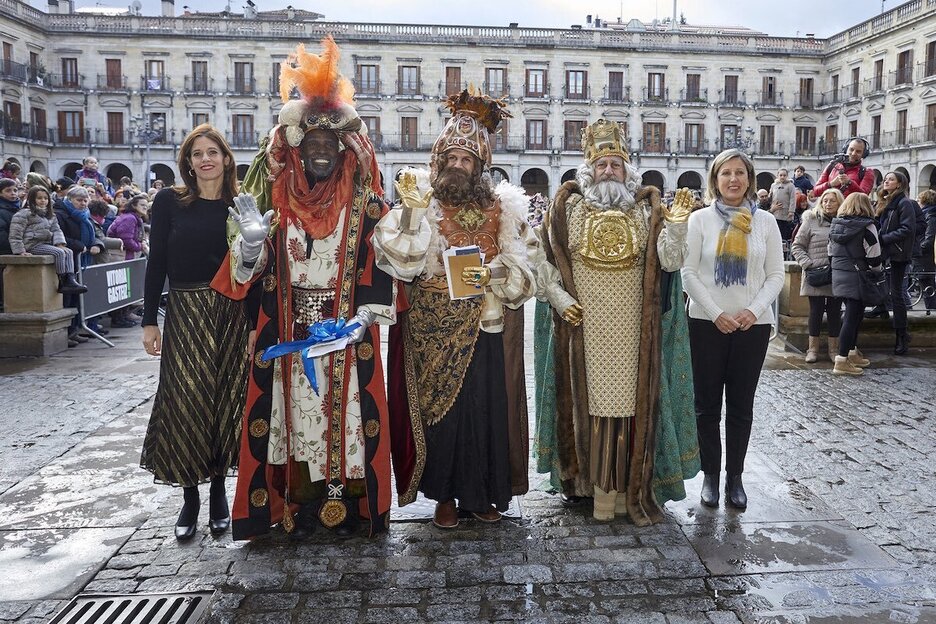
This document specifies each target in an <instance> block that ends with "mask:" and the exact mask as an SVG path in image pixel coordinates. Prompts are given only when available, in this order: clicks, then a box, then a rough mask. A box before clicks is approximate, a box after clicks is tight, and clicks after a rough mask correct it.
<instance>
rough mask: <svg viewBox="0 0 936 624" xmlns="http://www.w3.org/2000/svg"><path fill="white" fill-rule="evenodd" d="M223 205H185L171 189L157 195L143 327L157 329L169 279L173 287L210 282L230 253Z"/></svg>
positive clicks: (215, 202)
mask: <svg viewBox="0 0 936 624" xmlns="http://www.w3.org/2000/svg"><path fill="white" fill-rule="evenodd" d="M227 209H228V206H227V203H226V202H225V201H224V200H221V199H215V200H208V199H196V200H195V201H193V202H192V203H191V204H189V205H187V206H183V205H182V204H180V203H179V199H178V195H177V194H176V192H175V191H174V190H172V189H163V190H161V191H159V193H157V194H156V199H155V200H154V201H153V212H152V219H151V227H150V255H149V259H148V261H147V263H146V284H145V287H144V293H143V325H144V326H146V325H156V314H157V312H158V308H159V299H160V296H161V294H162V290H163V285H164V284H165V282H166V277H167V276H168V277H169V284H170V286H171V285H172V284H173V283H183V284H196V283H205V282H210V281H211V280H212V279H213V278H214V276H215V274H216V273H217V272H218V269H219V268H220V267H221V263H222V262H223V261H224V257H225V255H226V254H227V251H228V244H227V236H226V222H227V218H228V211H227Z"/></svg>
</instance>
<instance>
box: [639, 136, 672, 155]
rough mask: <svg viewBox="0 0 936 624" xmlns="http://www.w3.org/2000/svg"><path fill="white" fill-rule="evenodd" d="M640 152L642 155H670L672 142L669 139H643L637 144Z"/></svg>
mask: <svg viewBox="0 0 936 624" xmlns="http://www.w3.org/2000/svg"><path fill="white" fill-rule="evenodd" d="M637 145H638V152H639V153H641V154H669V153H670V140H669V139H656V140H648V139H641V140H640V141H638V143H637Z"/></svg>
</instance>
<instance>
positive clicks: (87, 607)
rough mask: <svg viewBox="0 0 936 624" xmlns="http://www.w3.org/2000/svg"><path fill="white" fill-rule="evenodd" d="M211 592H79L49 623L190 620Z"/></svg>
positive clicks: (183, 623)
mask: <svg viewBox="0 0 936 624" xmlns="http://www.w3.org/2000/svg"><path fill="white" fill-rule="evenodd" d="M211 594H212V592H185V593H183V592H177V593H174V594H83V595H79V596H75V597H74V598H72V599H71V601H70V602H69V603H68V604H67V605H65V608H64V609H62V610H61V612H59V614H58V615H56V616H55V617H54V618H52V621H51V622H50V623H49V624H194V623H195V622H197V621H198V620H199V619H200V618H201V616H202V614H203V613H204V612H205V609H206V608H207V607H208V603H209V598H211Z"/></svg>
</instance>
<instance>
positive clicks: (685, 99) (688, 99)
mask: <svg viewBox="0 0 936 624" xmlns="http://www.w3.org/2000/svg"><path fill="white" fill-rule="evenodd" d="M679 101H680V102H681V103H683V104H686V103H689V104H691V103H705V102H708V89H680V90H679Z"/></svg>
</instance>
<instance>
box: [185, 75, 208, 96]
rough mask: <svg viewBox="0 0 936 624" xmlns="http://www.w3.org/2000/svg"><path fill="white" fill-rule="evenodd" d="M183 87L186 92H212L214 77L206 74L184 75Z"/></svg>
mask: <svg viewBox="0 0 936 624" xmlns="http://www.w3.org/2000/svg"><path fill="white" fill-rule="evenodd" d="M184 89H185V92H186V93H205V94H208V93H213V92H214V78H209V77H208V76H186V77H185V87H184Z"/></svg>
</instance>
